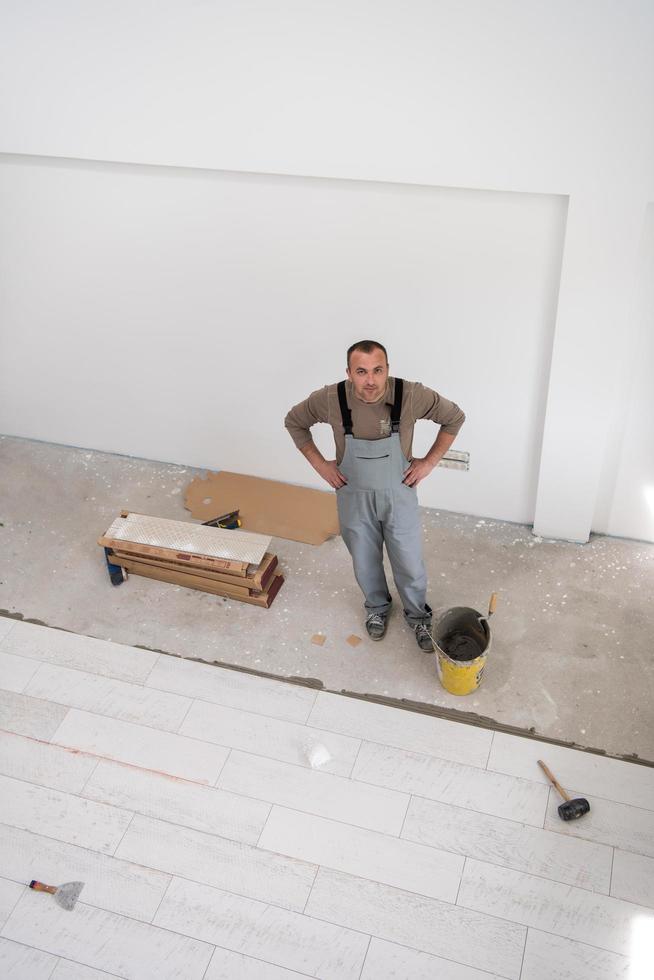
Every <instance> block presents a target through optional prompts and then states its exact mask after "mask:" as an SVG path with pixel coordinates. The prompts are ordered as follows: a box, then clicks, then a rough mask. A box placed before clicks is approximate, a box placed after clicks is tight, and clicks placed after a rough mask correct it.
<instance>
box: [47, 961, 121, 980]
mask: <svg viewBox="0 0 654 980" xmlns="http://www.w3.org/2000/svg"><path fill="white" fill-rule="evenodd" d="M50 980H116V975H115V973H105V972H104V970H94V969H93V967H90V966H82V964H81V963H73V962H72V960H62V959H60V960H59V961H58V962H57V965H56V967H55V969H54V973H53V974H52V976H51V977H50Z"/></svg>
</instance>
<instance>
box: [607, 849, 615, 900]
mask: <svg viewBox="0 0 654 980" xmlns="http://www.w3.org/2000/svg"><path fill="white" fill-rule="evenodd" d="M616 850H617V848H616V847H615V846H614V847H612V848H611V851H612V854H611V872H610V874H609V895H611V893H612V891H613V865H614V864H615V852H616Z"/></svg>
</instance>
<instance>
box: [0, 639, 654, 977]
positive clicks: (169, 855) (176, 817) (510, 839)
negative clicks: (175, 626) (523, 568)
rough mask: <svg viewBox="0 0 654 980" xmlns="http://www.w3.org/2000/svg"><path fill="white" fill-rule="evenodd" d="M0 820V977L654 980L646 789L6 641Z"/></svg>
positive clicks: (206, 675) (315, 705)
mask: <svg viewBox="0 0 654 980" xmlns="http://www.w3.org/2000/svg"><path fill="white" fill-rule="evenodd" d="M317 757H318V758H322V761H321V764H320V765H319V766H315V765H314V766H312V760H313V762H314V763H315V762H316V758H317ZM538 758H545V759H546V760H547V761H548V763H549V765H550V767H551V768H552V769H553V770H554V771H555V773H556V774H557V775H558V777H559V779H560V780H561V782H562V783H563V784H564V785H566V786H567V788H568V789H569V790H570V791H571V793H572V794H573V795H584V796H586V797H587V798H588V799H589V800H590V802H591V807H592V809H591V812H590V814H588V815H587V816H586V817H584V818H583V819H582V820H579V821H577V822H574V823H572V824H567V823H563V822H562V821H561V820H559V818H558V816H557V811H556V807H557V804H558V800H557V799H556V797H555V795H554V791H553V790H551V789H550V788H549V787H548V785H547V783H546V781H545V778H544V776H543V774H542V773H541V771H540V769H539V767H538V765H537V761H536V760H537V759H538ZM0 823H1V825H2V826H1V833H0V976H2V977H10V978H11V980H23V978H25V980H28V978H29V980H100V978H111V977H121V978H126V980H148V978H153V980H154V978H156V980H167V978H171V980H172V978H179V980H196V978H197V980H203V978H204V980H227V978H229V980H232V978H237V980H238V978H244V980H284V978H286V980H290V978H293V977H295V978H300V977H318V978H323V980H331V978H334V980H336V978H345V980H359V978H361V980H384V978H398V980H400V978H416V980H423V978H424V980H427V978H430V980H431V978H437V980H491V978H500V977H501V978H506V980H614V978H624V980H645V978H646V977H647V978H649V977H651V975H652V974H651V964H652V962H654V911H653V910H654V769H652V768H650V767H647V766H641V765H636V764H631V763H628V762H623V761H618V760H615V759H610V758H603V757H601V756H596V755H591V754H588V753H583V752H578V751H574V750H572V749H567V748H561V747H558V746H552V745H548V744H545V743H541V742H538V741H536V740H532V739H523V738H519V737H516V736H512V735H506V734H500V733H495V734H494V733H493V732H490V731H488V730H487V729H482V728H475V727H473V726H470V725H464V724H459V723H456V722H451V721H446V720H443V719H438V718H433V717H429V716H426V715H420V714H416V713H411V712H408V711H402V710H400V709H397V708H392V707H387V706H383V705H377V704H372V703H369V702H364V701H358V700H356V699H354V698H347V697H342V696H339V695H334V694H326V693H323V692H316V691H313V690H310V689H308V688H305V687H300V686H296V685H293V684H288V683H283V682H281V681H274V680H267V679H263V678H258V677H254V676H249V675H247V674H244V673H240V672H238V671H230V670H224V669H222V668H218V667H212V666H208V665H205V664H200V663H194V662H192V661H190V660H182V659H176V658H174V657H170V656H167V655H165V654H158V653H154V652H150V651H146V650H140V649H137V648H132V647H126V646H121V645H119V644H116V643H112V642H108V641H103V640H97V639H89V638H87V637H84V636H79V635H75V634H72V633H64V632H62V631H57V630H50V629H48V628H46V627H41V626H36V625H31V624H27V623H21V622H15V623H14V622H12V621H10V620H0ZM33 877H36V878H39V879H41V880H44V881H47V882H49V883H51V884H61V883H62V882H64V881H71V880H81V881H84V882H85V886H84V889H83V891H82V894H81V897H80V900H79V901H78V903H77V905H76V907H75V909H74V910H73V911H72V912H66V911H63V910H62V909H60V908H59V907H58V906H57V904H56V903H55V902H54V900H53V899H52V898H51V897H50V896H48V895H43V894H37V893H34V892H32V891H30V890H29V889H28V888H26V883H27V882H29V880H30V879H31V878H33Z"/></svg>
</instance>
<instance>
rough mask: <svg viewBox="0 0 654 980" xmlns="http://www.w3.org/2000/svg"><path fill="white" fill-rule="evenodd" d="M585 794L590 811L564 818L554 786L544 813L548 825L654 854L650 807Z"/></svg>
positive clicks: (653, 818)
mask: <svg viewBox="0 0 654 980" xmlns="http://www.w3.org/2000/svg"><path fill="white" fill-rule="evenodd" d="M570 795H571V796H572V797H577V796H581V795H582V794H581V793H579V792H577V791H576V790H574V789H573V790H570ZM585 798H586V799H587V800H588V802H589V803H590V813H587V814H586V815H585V816H583V817H580V818H579V820H561V818H560V816H559V814H558V811H557V808H558V805H559V803H560V802H561V798H560V797H559V796H558V795H557V793H556V790H554V789H551V790H550V798H549V802H548V804H547V815H546V817H545V827H546V829H547V830H553V831H555V832H556V833H557V834H565V835H566V836H570V837H577V838H578V837H581V838H583V839H584V840H592V841H597V843H598V844H609V845H611V846H614V847H619V848H621V849H622V850H624V851H635V852H636V853H637V854H647V855H648V856H649V857H654V816H653V815H652V811H651V810H643V809H641V808H640V807H635V806H628V805H627V804H626V803H614V802H613V801H612V800H605V799H601V798H600V797H596V796H588V794H586V797H585Z"/></svg>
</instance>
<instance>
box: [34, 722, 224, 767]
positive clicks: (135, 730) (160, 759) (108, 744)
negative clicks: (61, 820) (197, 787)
mask: <svg viewBox="0 0 654 980" xmlns="http://www.w3.org/2000/svg"><path fill="white" fill-rule="evenodd" d="M52 741H53V742H55V743H56V744H57V745H66V746H69V747H71V748H77V749H81V750H82V751H83V752H92V753H93V754H94V755H98V756H102V757H103V758H105V759H110V760H112V761H114V762H116V761H117V762H126V763H129V764H130V765H133V766H140V767H142V768H143V769H153V770H155V771H156V772H166V773H169V774H170V775H172V776H181V777H182V778H184V779H192V780H195V781H196V782H198V783H208V784H209V785H213V784H214V783H215V781H216V779H217V778H218V773H219V772H220V770H221V769H222V767H223V764H224V762H225V759H226V758H227V755H228V750H227V749H225V748H218V747H217V746H215V745H212V744H209V743H208V742H201V741H199V740H197V739H194V738H185V737H183V736H182V735H173V734H172V732H160V731H157V730H156V729H153V728H147V727H146V726H145V725H134V724H132V723H131V722H128V721H117V720H116V719H114V718H103V717H101V716H100V715H95V714H90V713H89V712H86V711H78V709H77V708H70V709H69V710H68V715H67V716H66V718H65V719H64V722H63V724H62V725H61V726H60V727H59V728H58V729H57V731H56V732H55V734H54V736H53V738H52Z"/></svg>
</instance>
